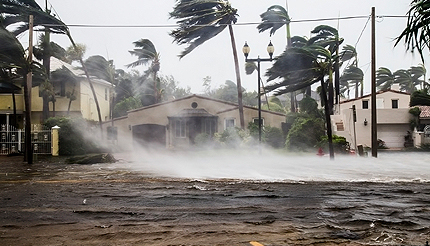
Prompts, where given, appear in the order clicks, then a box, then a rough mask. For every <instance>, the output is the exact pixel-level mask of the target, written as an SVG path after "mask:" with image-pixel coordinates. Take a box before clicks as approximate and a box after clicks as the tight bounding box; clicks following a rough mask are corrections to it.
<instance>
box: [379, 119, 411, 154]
mask: <svg viewBox="0 0 430 246" xmlns="http://www.w3.org/2000/svg"><path fill="white" fill-rule="evenodd" d="M408 130H409V125H406V124H405V125H378V139H381V140H382V141H384V142H385V145H386V146H387V147H388V148H403V144H404V143H405V135H406V134H407V131H408Z"/></svg>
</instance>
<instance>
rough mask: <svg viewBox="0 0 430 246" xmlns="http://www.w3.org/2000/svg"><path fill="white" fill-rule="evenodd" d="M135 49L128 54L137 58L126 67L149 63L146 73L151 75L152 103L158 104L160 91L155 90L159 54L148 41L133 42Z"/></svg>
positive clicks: (158, 69) (158, 68)
mask: <svg viewBox="0 0 430 246" xmlns="http://www.w3.org/2000/svg"><path fill="white" fill-rule="evenodd" d="M133 44H134V46H135V47H136V48H135V49H134V50H131V51H129V52H130V54H132V55H134V56H137V58H138V59H137V61H135V62H133V63H130V64H128V65H127V67H129V68H130V67H136V66H140V65H146V64H148V63H151V64H150V66H149V68H148V72H149V73H151V74H152V80H153V81H152V82H153V103H154V104H155V103H158V102H159V101H160V100H161V94H160V91H159V90H158V89H157V88H158V87H157V73H158V71H160V53H158V52H157V50H156V48H155V45H154V44H153V43H152V42H151V40H149V39H140V40H138V41H136V42H133Z"/></svg>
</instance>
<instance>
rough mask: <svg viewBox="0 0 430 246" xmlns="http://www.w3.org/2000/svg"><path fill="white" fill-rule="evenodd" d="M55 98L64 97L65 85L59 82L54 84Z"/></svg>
mask: <svg viewBox="0 0 430 246" xmlns="http://www.w3.org/2000/svg"><path fill="white" fill-rule="evenodd" d="M54 92H55V96H59V97H65V96H66V83H65V82H64V81H61V82H59V83H55V84H54Z"/></svg>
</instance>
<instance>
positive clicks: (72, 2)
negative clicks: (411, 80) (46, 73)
mask: <svg viewBox="0 0 430 246" xmlns="http://www.w3.org/2000/svg"><path fill="white" fill-rule="evenodd" d="M37 2H38V3H39V5H40V6H41V7H45V0H37ZM230 2H231V5H232V6H233V7H234V8H237V9H238V14H239V18H238V24H240V25H235V26H234V27H233V28H234V33H235V38H236V46H237V49H238V52H239V62H240V68H241V76H242V85H243V86H244V87H245V88H246V89H247V90H248V91H254V90H256V87H257V75H246V74H245V72H244V63H245V62H244V57H243V55H242V51H241V50H242V46H243V45H244V43H245V41H247V42H248V44H249V45H250V47H251V54H250V58H256V57H257V56H258V55H260V56H261V57H262V58H263V57H267V53H266V46H267V44H268V43H269V41H270V40H272V43H273V44H274V46H275V56H276V55H279V54H280V53H281V52H282V51H283V50H284V49H285V46H286V38H285V37H286V35H285V29H284V28H282V29H280V30H278V32H276V34H275V35H274V36H272V37H270V36H269V33H268V32H265V33H262V34H260V33H258V31H257V29H256V26H257V25H256V24H253V23H258V22H260V16H259V15H260V14H261V13H263V12H265V11H266V10H267V8H268V7H269V6H271V5H275V4H276V5H282V6H284V7H285V6H286V1H285V0H265V1H261V0H231V1H230ZM410 2H411V0H395V1H393V0H360V1H356V0H324V1H321V0H294V1H292V0H290V1H288V13H289V15H290V18H291V19H292V21H293V22H292V23H291V35H292V36H306V37H309V35H310V31H311V30H312V29H313V28H314V27H316V26H318V25H330V26H333V27H337V26H339V35H340V37H343V38H344V39H345V41H344V44H350V45H353V46H355V45H356V49H357V52H358V54H359V67H361V68H362V70H363V71H364V72H365V76H366V77H365V92H366V93H368V92H370V86H369V85H370V44H371V40H370V33H371V29H370V27H371V25H370V21H369V22H368V18H356V19H348V20H340V21H339V23H338V21H331V20H324V21H305V20H316V19H326V18H336V17H352V16H369V15H370V13H371V8H372V7H373V6H374V7H376V15H378V16H397V15H405V14H406V12H407V11H408V9H409V4H410ZM174 4H175V1H174V0H158V1H149V0H140V1H137V0H122V1H118V0H90V1H88V0H48V5H50V6H52V8H53V11H54V12H55V13H56V14H57V16H58V17H59V18H60V19H61V20H62V21H63V22H65V23H66V24H68V25H77V24H82V25H123V26H126V25H132V26H133V25H134V26H136V25H140V26H143V25H153V26H157V27H121V28H119V27H70V30H71V34H72V36H73V38H74V40H75V42H77V43H83V44H85V45H86V46H87V52H86V57H88V56H92V55H102V56H104V57H105V58H107V59H112V60H114V62H115V66H116V68H121V69H125V65H126V64H129V63H131V62H133V61H134V60H136V57H133V56H131V55H130V54H129V53H128V51H129V50H132V49H133V48H134V46H133V44H132V43H133V42H134V41H137V40H139V39H141V38H146V39H149V40H151V41H152V42H153V43H154V45H155V46H156V49H157V50H158V52H159V53H160V55H161V73H162V74H164V75H172V76H173V77H174V78H175V79H176V80H177V81H178V82H179V86H181V87H187V86H189V87H191V91H192V92H193V93H201V92H202V91H203V86H202V84H203V78H204V77H206V76H210V77H211V78H212V87H218V86H219V85H222V84H224V82H225V81H226V80H232V81H235V71H234V65H233V56H232V49H231V43H230V38H229V33H228V29H225V30H224V31H223V32H222V33H221V34H219V35H218V36H216V37H214V38H212V39H211V40H210V41H208V42H206V43H204V44H203V45H201V46H200V47H198V48H197V49H195V50H193V51H192V52H191V53H190V54H188V55H187V56H185V57H184V58H182V59H181V60H179V58H178V56H177V55H178V54H179V53H180V52H181V51H182V50H183V49H184V48H185V46H178V45H177V44H175V43H173V38H172V37H170V36H169V35H168V33H169V32H170V31H171V30H173V29H174V27H172V25H174V24H175V23H176V21H175V20H173V19H169V15H168V13H169V12H171V11H172V10H173V7H174ZM367 22H368V24H367V27H366V23H367ZM245 23H248V24H246V25H243V24H245ZM167 25H170V26H168V27H167ZM405 25H406V18H392V17H384V18H378V19H377V24H376V32H377V68H378V67H381V66H384V67H388V68H389V69H391V70H392V71H393V72H394V71H395V70H397V69H401V68H405V69H407V68H409V67H410V66H416V65H418V64H419V63H421V61H420V59H419V56H418V55H415V56H414V55H412V54H411V53H409V52H406V50H405V47H404V45H403V43H402V44H401V45H399V46H398V47H394V42H393V38H395V37H396V36H398V35H399V34H400V33H401V31H402V30H403V29H404V27H405ZM163 26H164V27H163ZM363 30H364V31H363ZM362 31H363V32H362ZM360 36H361V37H360ZM51 39H52V41H54V42H57V43H59V44H60V45H62V46H63V47H68V46H69V45H70V42H69V41H68V39H67V38H66V37H63V36H61V35H53V37H52V38H51ZM21 42H23V44H24V45H25V44H28V40H25V39H24V37H22V38H21ZM269 65H270V64H268V62H266V63H262V72H265V70H266V69H267V68H268V67H269ZM137 69H140V70H141V71H143V70H145V69H146V68H144V67H137Z"/></svg>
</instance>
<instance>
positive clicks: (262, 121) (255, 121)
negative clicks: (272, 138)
mask: <svg viewBox="0 0 430 246" xmlns="http://www.w3.org/2000/svg"><path fill="white" fill-rule="evenodd" d="M252 122H253V123H254V124H256V125H257V126H258V118H254V119H252ZM261 126H264V118H261Z"/></svg>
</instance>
